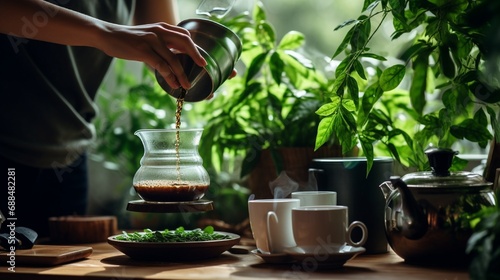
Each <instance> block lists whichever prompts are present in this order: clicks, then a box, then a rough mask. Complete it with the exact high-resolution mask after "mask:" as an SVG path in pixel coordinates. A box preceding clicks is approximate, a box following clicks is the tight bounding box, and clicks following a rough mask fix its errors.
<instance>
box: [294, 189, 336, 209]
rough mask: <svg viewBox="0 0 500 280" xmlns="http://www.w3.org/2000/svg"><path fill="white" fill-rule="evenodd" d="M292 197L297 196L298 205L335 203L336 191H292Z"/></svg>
mask: <svg viewBox="0 0 500 280" xmlns="http://www.w3.org/2000/svg"><path fill="white" fill-rule="evenodd" d="M292 198H298V199H299V200H300V206H317V205H337V193H336V192H332V191H302V192H293V193H292Z"/></svg>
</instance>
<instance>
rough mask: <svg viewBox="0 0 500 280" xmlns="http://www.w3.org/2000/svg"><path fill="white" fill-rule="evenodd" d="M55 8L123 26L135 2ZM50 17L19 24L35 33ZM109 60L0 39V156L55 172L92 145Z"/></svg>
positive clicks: (99, 0) (68, 2) (78, 50)
mask: <svg viewBox="0 0 500 280" xmlns="http://www.w3.org/2000/svg"><path fill="white" fill-rule="evenodd" d="M51 2H53V3H55V4H58V5H61V6H64V7H67V8H69V9H72V10H75V11H79V12H82V13H84V14H87V15H90V16H93V17H96V18H99V19H102V20H106V21H109V22H114V23H120V24H127V23H129V22H130V19H131V16H132V11H133V8H134V5H135V2H134V0H83V1H82V0H59V1H55V0H54V1H51ZM53 16H54V11H44V10H41V11H40V12H39V13H37V14H36V15H35V16H34V17H33V18H31V19H30V18H23V21H24V22H25V26H24V30H23V31H25V32H27V33H29V32H36V30H37V29H38V28H43V25H44V23H46V22H47V20H50V18H51V17H53ZM111 61H112V58H111V57H109V56H107V55H106V54H104V53H103V52H101V51H99V50H97V49H94V48H89V47H68V46H64V45H58V44H52V43H47V42H41V41H36V40H26V39H22V38H17V37H13V36H7V35H3V34H0V96H1V101H0V125H1V126H0V129H1V133H0V156H3V157H6V158H9V159H11V160H14V161H18V162H21V163H23V164H26V165H30V166H34V167H42V168H58V167H62V166H64V165H67V164H70V163H71V162H73V161H74V160H75V159H76V158H77V157H78V156H79V155H80V154H81V153H82V152H83V151H84V150H85V149H86V148H87V147H88V146H89V145H90V144H91V142H92V140H93V139H94V137H95V128H94V126H93V125H92V123H91V120H92V118H93V117H94V116H95V115H96V110H97V108H96V106H95V104H94V102H93V100H94V97H95V95H96V92H97V90H98V88H99V85H100V84H101V82H102V80H103V78H104V76H105V75H106V72H107V71H108V67H109V65H110V63H111Z"/></svg>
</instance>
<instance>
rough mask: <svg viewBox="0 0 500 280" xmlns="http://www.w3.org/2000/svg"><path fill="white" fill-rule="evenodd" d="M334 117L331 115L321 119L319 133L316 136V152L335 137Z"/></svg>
mask: <svg viewBox="0 0 500 280" xmlns="http://www.w3.org/2000/svg"><path fill="white" fill-rule="evenodd" d="M334 120H335V117H334V115H330V116H327V117H324V118H322V119H321V121H320V122H319V125H318V133H317V135H316V143H315V146H314V150H317V149H319V148H320V147H321V146H323V144H325V143H326V142H328V140H330V138H331V137H332V135H333V132H334V131H333V122H334Z"/></svg>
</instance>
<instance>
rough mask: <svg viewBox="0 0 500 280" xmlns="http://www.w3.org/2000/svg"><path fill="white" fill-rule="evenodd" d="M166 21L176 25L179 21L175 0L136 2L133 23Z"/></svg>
mask: <svg viewBox="0 0 500 280" xmlns="http://www.w3.org/2000/svg"><path fill="white" fill-rule="evenodd" d="M153 22H166V23H168V24H173V25H176V24H177V23H178V22H179V16H178V10H177V1H176V0H161V1H160V0H140V1H137V3H136V9H135V14H134V24H147V23H153Z"/></svg>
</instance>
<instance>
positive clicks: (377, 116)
mask: <svg viewBox="0 0 500 280" xmlns="http://www.w3.org/2000/svg"><path fill="white" fill-rule="evenodd" d="M498 12H500V4H499V3H498V2H497V1H488V0H483V1H468V0H463V1H445V0H444V1H442V0H415V1H404V0H396V1H379V0H366V1H365V2H364V6H363V12H362V14H361V15H360V16H359V17H358V18H357V19H352V20H347V21H345V22H344V23H342V24H340V25H339V26H338V27H337V28H336V29H340V28H350V29H349V31H348V32H347V34H346V35H345V37H344V39H343V41H342V43H341V44H340V46H339V47H338V48H337V49H336V51H335V52H334V54H333V57H337V56H338V55H340V54H344V55H345V58H343V59H342V61H341V63H340V65H339V67H338V68H337V69H336V72H335V78H334V82H333V84H332V86H331V88H330V89H329V92H328V101H327V102H326V103H325V104H323V105H322V107H321V108H320V109H319V110H318V111H317V114H318V115H320V116H321V117H322V119H321V122H320V124H319V127H318V131H317V135H316V146H315V147H316V148H319V147H321V146H322V145H323V144H324V143H326V142H328V141H331V139H332V138H334V139H335V140H336V141H338V143H340V144H341V145H342V148H343V151H344V152H345V151H349V150H350V149H352V148H353V147H355V146H357V145H359V146H360V147H361V152H362V154H363V155H364V156H366V158H367V160H368V163H369V164H368V168H367V172H369V171H370V168H371V164H372V163H373V159H374V156H375V155H376V154H377V155H381V154H384V153H385V154H388V155H391V156H392V157H393V158H394V159H396V160H397V161H399V162H400V163H402V164H403V165H405V166H409V167H413V168H415V169H418V170H427V169H428V168H429V166H428V164H427V159H426V157H425V155H424V150H425V149H426V148H427V147H429V146H432V145H434V146H437V147H441V148H454V149H459V145H458V143H459V141H461V140H465V141H467V142H469V143H473V144H475V145H478V146H479V147H482V148H485V147H487V145H488V144H489V143H492V144H493V145H492V148H493V147H494V146H496V145H495V142H496V141H498V139H500V138H499V133H500V127H499V123H498V119H497V118H498V105H499V102H500V85H499V83H498V81H497V79H496V77H498V75H499V73H500V71H499V70H500V69H499V65H498V58H499V51H498V46H499V45H500V44H499V43H500V41H499V38H500V37H499V33H498V31H497V28H496V26H498V23H499V19H498V17H497V16H496V15H498ZM387 20H390V21H392V25H393V27H394V32H393V33H392V36H391V39H392V40H396V39H398V38H400V37H401V36H402V35H411V36H409V37H410V38H411V39H410V41H409V42H408V44H407V46H406V47H405V48H404V50H403V52H402V54H401V56H400V57H398V59H399V61H400V62H398V63H395V64H387V63H385V64H384V63H383V62H386V57H385V56H384V54H383V53H375V52H373V51H371V50H370V47H369V43H370V41H371V39H372V38H373V36H374V34H375V33H377V31H379V30H380V28H381V26H382V25H383V24H384V23H385V22H386V21H387ZM367 68H371V69H370V70H373V71H366V70H367ZM370 73H373V74H370ZM490 154H492V153H491V152H490ZM490 160H492V159H490ZM494 160H496V161H498V159H493V161H494ZM463 165H464V161H463V160H460V159H459V158H458V157H455V160H454V163H453V167H452V168H453V169H455V170H457V169H458V170H460V169H461V168H462V167H463ZM497 167H498V166H497ZM489 169H492V167H490V168H489ZM490 180H491V179H490ZM497 184H498V183H497ZM497 194H498V192H497ZM498 209H499V208H498V207H492V208H491V209H485V210H484V211H482V212H480V213H478V214H477V216H476V217H470V218H471V223H474V224H476V225H477V226H476V231H477V232H476V234H474V235H473V236H472V237H471V239H470V240H469V248H468V251H469V252H471V253H473V254H474V255H473V256H474V257H475V258H474V259H473V261H472V265H471V277H472V278H473V279H486V278H487V279H489V278H491V277H498V276H497V275H498V261H499V257H498V252H499V242H498V238H496V237H497V236H498V226H495V225H498V218H499V215H498V213H499V212H498Z"/></svg>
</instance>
